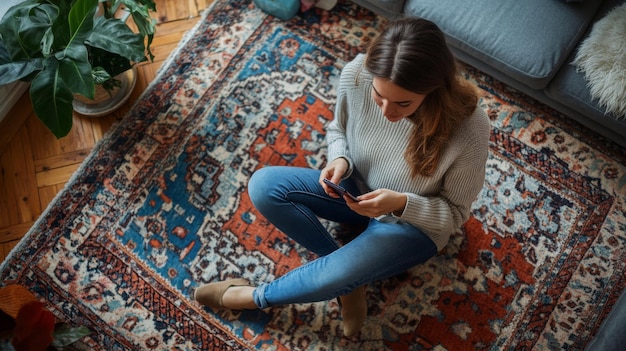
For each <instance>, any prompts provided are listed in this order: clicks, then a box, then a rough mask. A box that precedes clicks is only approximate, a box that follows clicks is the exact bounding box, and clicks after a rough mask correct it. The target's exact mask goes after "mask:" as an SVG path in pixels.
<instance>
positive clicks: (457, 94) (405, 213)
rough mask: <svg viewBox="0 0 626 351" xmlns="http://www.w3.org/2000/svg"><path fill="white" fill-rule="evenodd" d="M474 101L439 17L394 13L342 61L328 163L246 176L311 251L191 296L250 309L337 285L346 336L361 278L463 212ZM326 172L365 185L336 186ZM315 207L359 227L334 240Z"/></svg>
mask: <svg viewBox="0 0 626 351" xmlns="http://www.w3.org/2000/svg"><path fill="white" fill-rule="evenodd" d="M477 100H478V99H477V96H476V93H475V91H474V89H473V88H472V87H471V86H470V85H469V84H467V83H465V81H464V80H463V79H462V78H461V77H460V76H458V75H457V68H456V63H455V61H454V58H453V56H452V54H451V52H450V51H449V49H448V47H447V46H446V43H445V39H444V36H443V34H442V32H441V31H440V29H439V28H438V27H437V26H436V25H435V24H433V23H431V22H429V21H426V20H423V19H402V20H399V21H395V22H392V23H390V25H389V26H388V28H387V29H386V30H384V31H383V33H382V34H381V35H380V36H379V37H378V38H377V39H376V40H375V41H374V42H373V43H372V45H371V46H370V48H369V50H368V52H367V55H359V56H357V57H356V58H355V59H354V60H353V61H352V62H350V63H349V64H347V65H346V67H345V69H344V70H343V71H342V74H341V78H340V85H339V89H338V96H337V105H336V108H335V118H334V120H333V121H332V122H331V123H330V124H329V125H328V130H327V135H326V140H327V143H328V160H329V162H328V164H327V165H326V167H325V168H324V169H322V170H321V171H320V170H315V169H307V168H296V167H266V168H263V169H260V170H258V171H257V172H256V173H255V174H254V175H253V176H252V178H251V179H250V183H249V194H250V198H251V199H252V202H253V203H254V205H255V206H256V208H257V209H258V210H259V211H260V212H261V213H262V214H263V215H264V216H265V217H266V218H267V219H268V220H269V221H270V222H271V223H272V224H274V225H275V226H276V227H277V228H278V229H280V230H281V231H282V232H284V233H285V234H287V235H288V236H289V237H291V238H292V239H293V240H295V241H296V242H298V243H299V244H300V245H302V246H304V247H305V248H307V249H308V250H311V251H312V252H314V253H315V254H317V255H318V256H319V258H317V259H316V260H314V261H312V262H309V263H307V264H305V265H303V266H301V267H298V268H296V269H294V270H292V271H290V272H289V273H287V274H286V275H284V276H282V277H280V278H278V279H276V280H275V281H273V282H271V283H268V284H261V285H259V286H258V287H253V286H251V285H250V284H249V282H248V281H246V280H244V279H232V280H227V281H222V282H218V283H211V284H207V285H204V286H202V287H200V288H198V289H196V291H195V293H194V295H195V296H194V297H195V299H196V300H197V301H198V302H199V303H200V304H202V305H205V306H209V307H212V308H228V309H254V308H266V307H270V306H277V305H284V304H292V303H307V302H315V301H323V300H329V299H332V298H335V297H337V296H339V301H340V303H341V309H342V310H341V315H342V318H343V332H344V334H345V335H346V336H351V335H354V334H355V333H356V332H358V331H359V330H360V328H361V326H362V324H363V322H364V320H365V318H366V315H367V301H366V295H365V285H366V284H368V283H371V282H373V281H377V280H381V279H385V278H388V277H392V276H394V275H397V274H399V273H402V272H405V271H407V270H408V269H409V268H411V267H413V266H415V265H418V264H421V263H424V262H425V261H426V260H428V259H429V258H430V257H433V256H434V255H435V254H436V253H437V252H438V251H439V250H441V249H442V248H443V247H444V246H445V245H446V244H447V242H448V239H449V237H450V235H451V234H452V233H454V232H455V231H457V230H458V229H459V228H461V226H462V225H463V223H464V222H465V221H466V220H467V219H468V217H469V214H470V205H471V204H472V202H473V201H474V199H475V198H476V196H477V195H478V192H479V191H480V189H481V187H482V186H483V182H484V178H485V163H486V160H487V147H488V138H489V120H488V117H487V115H486V113H485V112H484V111H482V110H481V109H480V108H478V107H477ZM325 178H327V179H329V180H330V181H332V182H334V183H340V185H341V186H342V187H343V188H345V189H346V190H348V192H350V193H353V194H361V195H359V196H358V198H357V199H358V200H357V201H354V200H353V199H351V198H350V197H349V196H346V195H344V196H340V195H339V194H338V193H337V192H335V191H334V190H333V189H332V188H331V187H329V186H328V185H327V184H326V183H325V182H324V181H323V180H324V179H325ZM318 217H321V218H325V219H328V220H330V221H334V222H339V223H343V224H347V225H351V226H362V227H366V229H365V230H364V231H363V232H362V233H361V234H359V235H358V236H357V237H356V238H355V239H353V240H352V241H350V242H348V243H347V244H345V245H343V246H340V245H339V244H338V242H337V241H335V240H334V238H333V237H332V236H331V235H330V234H329V233H328V232H327V230H326V229H325V228H324V226H323V225H322V224H321V223H320V221H319V220H318Z"/></svg>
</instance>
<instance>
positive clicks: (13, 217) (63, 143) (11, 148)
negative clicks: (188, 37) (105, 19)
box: [0, 0, 213, 261]
mask: <svg viewBox="0 0 626 351" xmlns="http://www.w3.org/2000/svg"><path fill="white" fill-rule="evenodd" d="M212 1H213V0H155V3H156V6H157V13H156V14H155V17H156V18H157V21H158V23H159V24H158V28H157V31H156V35H155V38H154V41H153V44H152V48H153V49H152V50H153V53H154V55H155V60H154V62H153V63H144V64H141V65H138V67H137V68H138V79H137V83H136V85H135V89H134V91H133V93H132V95H131V97H130V99H129V101H128V102H126V104H125V105H124V106H123V107H122V108H120V109H119V110H118V111H116V112H114V113H113V114H111V115H108V116H105V117H100V118H97V119H95V118H89V117H85V116H80V115H78V114H76V113H75V115H74V122H73V123H74V125H73V128H72V131H71V132H70V134H69V135H68V136H66V137H64V138H61V139H58V140H57V139H56V138H55V137H54V136H53V135H52V133H51V132H50V131H49V130H47V129H46V127H45V126H44V125H43V124H42V123H41V122H40V121H39V119H38V118H37V116H36V115H35V114H34V113H33V110H32V107H31V103H30V98H29V96H28V91H27V92H26V93H25V94H24V95H23V96H22V98H21V99H20V100H19V101H18V102H17V103H16V105H15V106H14V107H13V109H12V110H11V111H10V112H9V114H8V115H7V116H6V117H5V118H4V119H3V120H2V121H1V122H0V171H1V173H0V261H4V259H5V258H6V256H7V255H8V253H9V252H10V250H11V249H12V248H13V247H15V245H17V243H18V242H19V240H20V239H21V238H22V237H23V236H24V234H26V232H27V231H28V230H29V229H30V227H31V226H32V225H33V224H34V222H35V221H36V220H37V218H38V217H39V215H41V213H42V212H43V211H45V209H46V207H47V206H48V204H49V203H50V202H51V201H52V199H54V197H55V196H56V194H57V193H58V192H59V191H60V190H61V189H63V186H64V185H65V183H66V182H67V181H68V180H69V179H70V177H71V176H72V174H73V173H74V171H76V169H77V168H78V166H79V165H80V163H81V162H82V161H83V160H84V159H85V157H86V156H87V155H88V154H89V152H90V151H91V149H92V147H93V146H94V144H95V143H96V142H97V141H98V140H100V139H101V138H102V137H103V135H104V134H105V133H106V131H107V130H108V129H109V128H110V127H111V126H112V125H113V123H115V122H116V121H118V120H119V119H120V118H122V117H123V116H124V115H125V114H126V112H127V111H128V110H129V109H130V107H131V106H132V105H133V103H134V102H135V101H136V100H137V98H138V97H139V96H140V95H141V93H142V92H143V91H144V90H145V88H146V87H147V86H148V85H149V84H150V82H151V81H152V79H153V78H154V77H155V75H156V73H157V70H158V69H159V67H160V66H161V64H162V63H163V61H164V60H165V59H166V58H167V56H168V55H169V53H170V52H171V51H172V50H173V49H175V48H176V46H177V45H178V42H179V41H180V39H181V38H182V36H183V34H184V33H185V32H186V31H187V30H189V29H190V28H192V27H193V26H194V25H195V24H196V22H197V21H198V19H199V15H200V14H201V13H202V11H203V10H204V9H206V8H207V7H208V6H209V4H210V3H211V2H212Z"/></svg>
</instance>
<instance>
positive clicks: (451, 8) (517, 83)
mask: <svg viewBox="0 0 626 351" xmlns="http://www.w3.org/2000/svg"><path fill="white" fill-rule="evenodd" d="M625 1H626V0H582V1H576V2H574V1H573V0H523V1H514V0H472V1H459V0H354V2H356V3H358V4H360V5H362V6H363V7H366V8H368V9H370V10H373V11H374V12H376V13H379V14H382V15H384V16H386V17H388V18H398V17H401V16H415V17H422V18H426V19H428V20H431V21H433V22H435V23H437V25H439V27H440V28H441V30H442V31H443V32H444V33H445V34H446V37H447V41H448V44H449V45H450V48H451V49H452V51H453V52H454V54H455V55H456V57H457V58H458V59H460V60H461V61H464V62H466V63H468V64H470V65H471V66H473V67H476V68H478V69H479V70H481V71H483V72H485V73H487V74H489V75H491V76H492V77H494V78H496V79H498V80H500V81H502V82H503V83H505V84H507V85H509V86H511V87H513V88H516V89H518V90H520V91H522V92H524V93H526V94H527V95H529V96H531V97H533V98H535V99H536V100H538V101H541V102H543V103H545V104H546V105H548V106H550V107H552V108H554V109H556V110H557V111H559V112H561V113H563V114H564V115H566V116H568V117H570V118H572V119H574V120H576V121H578V122H579V123H581V124H582V125H584V126H586V127H588V128H589V129H591V130H593V131H595V132H597V133H599V134H601V135H602V136H604V137H605V138H607V139H610V140H613V141H615V142H617V143H618V144H620V145H622V146H626V120H624V119H622V120H618V119H616V118H614V117H613V116H610V115H606V114H605V113H604V110H603V109H602V108H600V107H599V106H598V104H597V102H596V101H594V100H593V99H592V98H591V95H590V93H589V89H588V88H587V82H586V81H585V78H584V76H583V74H582V73H578V72H576V68H575V67H574V66H572V65H571V62H572V60H573V58H574V56H575V53H576V47H577V46H578V45H579V44H580V42H581V41H582V40H583V39H584V38H585V37H586V35H587V34H588V33H589V31H590V30H591V28H592V25H593V23H594V22H595V21H597V20H599V19H600V18H602V17H603V16H604V15H605V14H606V13H607V12H608V11H609V10H611V9H613V8H615V7H616V6H617V5H620V4H622V3H624V2H625Z"/></svg>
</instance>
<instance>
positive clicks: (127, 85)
mask: <svg viewBox="0 0 626 351" xmlns="http://www.w3.org/2000/svg"><path fill="white" fill-rule="evenodd" d="M115 79H117V80H119V81H120V86H119V87H116V88H115V89H114V90H113V91H112V92H110V93H109V92H108V91H106V89H104V88H103V87H102V85H99V84H98V85H96V93H95V95H94V99H89V98H86V97H85V96H83V95H80V94H75V95H74V102H73V103H72V105H73V107H74V111H76V112H78V113H80V114H81V115H84V116H89V117H101V116H104V115H107V114H109V113H111V112H113V111H115V110H117V109H118V108H120V107H121V106H122V105H123V104H124V103H125V102H126V101H127V100H128V98H129V97H130V94H131V93H132V92H133V89H134V88H135V83H137V70H136V69H135V67H133V68H131V69H129V70H128V71H126V72H124V73H121V74H119V75H117V76H115Z"/></svg>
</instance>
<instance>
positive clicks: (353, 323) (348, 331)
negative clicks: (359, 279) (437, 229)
mask: <svg viewBox="0 0 626 351" xmlns="http://www.w3.org/2000/svg"><path fill="white" fill-rule="evenodd" d="M339 300H340V301H341V318H342V319H343V335H345V336H347V337H351V336H353V335H355V334H356V333H358V332H359V330H361V327H362V326H363V322H365V318H366V317H367V298H366V294H365V286H360V287H358V288H356V289H354V290H353V291H352V292H351V293H349V294H348V295H343V296H341V297H339Z"/></svg>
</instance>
